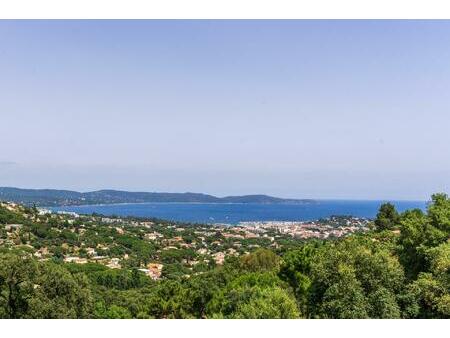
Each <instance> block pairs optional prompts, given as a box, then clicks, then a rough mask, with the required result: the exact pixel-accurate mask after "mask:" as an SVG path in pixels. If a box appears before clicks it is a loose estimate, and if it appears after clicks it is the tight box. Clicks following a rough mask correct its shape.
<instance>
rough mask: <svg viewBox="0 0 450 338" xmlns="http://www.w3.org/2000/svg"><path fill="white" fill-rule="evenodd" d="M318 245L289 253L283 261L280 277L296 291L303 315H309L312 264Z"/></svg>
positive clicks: (313, 244)
mask: <svg viewBox="0 0 450 338" xmlns="http://www.w3.org/2000/svg"><path fill="white" fill-rule="evenodd" d="M316 250H317V244H316V243H312V244H310V243H308V244H305V245H303V246H302V247H301V248H300V249H298V250H291V251H288V252H287V253H286V254H285V255H284V256H283V259H282V263H281V266H280V272H279V276H280V278H281V279H283V280H285V281H287V282H288V283H289V285H290V286H291V287H292V289H293V290H294V293H295V296H296V298H297V302H298V303H299V306H300V309H301V310H302V312H303V313H307V305H308V298H309V292H310V288H311V278H310V276H309V274H310V272H311V263H312V260H313V257H314V252H315V251H316Z"/></svg>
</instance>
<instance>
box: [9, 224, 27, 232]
mask: <svg viewBox="0 0 450 338" xmlns="http://www.w3.org/2000/svg"><path fill="white" fill-rule="evenodd" d="M22 227H23V225H22V224H6V225H5V230H6V231H17V230H19V229H21V228H22Z"/></svg>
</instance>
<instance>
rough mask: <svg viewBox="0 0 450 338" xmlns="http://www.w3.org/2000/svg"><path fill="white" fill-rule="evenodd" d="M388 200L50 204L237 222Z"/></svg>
mask: <svg viewBox="0 0 450 338" xmlns="http://www.w3.org/2000/svg"><path fill="white" fill-rule="evenodd" d="M383 202H385V201H373V200H371V201H361V200H359V201H358V200H317V201H316V202H315V203H305V204H258V203H245V204H244V203H227V204H225V203H137V204H108V205H83V206H64V207H53V208H49V209H50V210H53V211H72V212H76V213H79V214H92V213H98V214H102V215H107V216H111V215H117V216H122V217H124V216H135V217H145V218H153V217H154V218H160V219H165V220H173V221H180V222H191V223H226V224H237V223H239V222H250V221H309V220H316V219H319V218H325V217H330V216H333V215H347V216H354V217H364V218H374V217H375V216H376V214H377V211H378V208H379V206H380V205H381V204H382V203H383ZM390 202H391V203H393V204H394V205H395V206H396V208H397V210H399V211H405V210H407V209H414V208H418V209H422V210H425V209H426V205H427V202H425V201H390Z"/></svg>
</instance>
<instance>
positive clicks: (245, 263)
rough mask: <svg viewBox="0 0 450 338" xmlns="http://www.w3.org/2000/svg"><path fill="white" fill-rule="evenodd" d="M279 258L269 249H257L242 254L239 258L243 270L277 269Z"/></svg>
mask: <svg viewBox="0 0 450 338" xmlns="http://www.w3.org/2000/svg"><path fill="white" fill-rule="evenodd" d="M279 265H280V258H279V257H278V256H277V255H276V254H275V253H274V252H273V251H271V250H267V249H258V250H255V251H254V252H252V253H250V254H247V255H244V256H243V257H242V258H241V268H242V269H243V270H245V271H252V272H256V271H270V270H277V269H278V268H279Z"/></svg>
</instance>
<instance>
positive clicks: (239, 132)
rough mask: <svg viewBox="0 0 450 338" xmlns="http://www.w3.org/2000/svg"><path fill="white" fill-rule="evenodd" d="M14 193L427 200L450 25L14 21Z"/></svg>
mask: <svg viewBox="0 0 450 338" xmlns="http://www.w3.org/2000/svg"><path fill="white" fill-rule="evenodd" d="M0 74H1V76H0V114H1V115H0V116H1V122H0V185H1V186H19V187H32V188H43V187H48V188H66V189H75V190H80V191H86V190H94V189H101V188H115V189H127V190H142V191H170V192H182V191H195V192H205V193H211V194H216V195H219V196H223V195H230V194H250V193H266V194H271V195H276V196H284V197H298V198H303V197H305V198H354V199H379V198H380V199H427V198H428V197H429V195H430V194H431V193H433V192H437V191H446V192H448V191H449V190H450V189H449V187H450V156H449V145H450V132H449V129H450V21H276V20H272V21H233V20H228V21H195V20H191V21H126V20H121V21H0Z"/></svg>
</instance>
